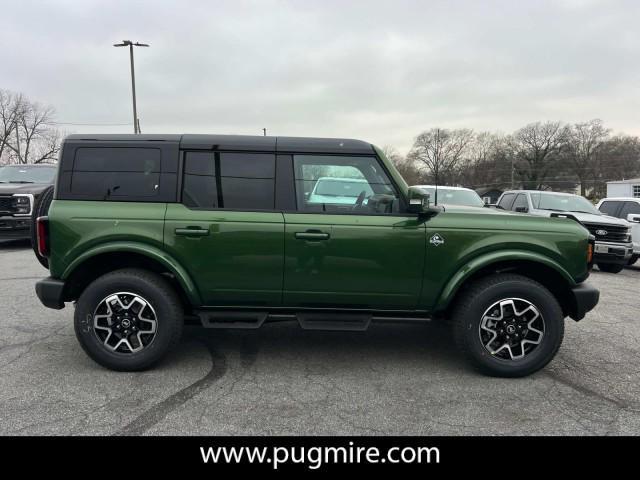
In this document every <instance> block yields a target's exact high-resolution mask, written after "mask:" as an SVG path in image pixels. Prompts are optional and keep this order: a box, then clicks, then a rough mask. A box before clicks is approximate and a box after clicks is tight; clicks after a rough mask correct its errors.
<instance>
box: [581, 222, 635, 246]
mask: <svg viewBox="0 0 640 480" xmlns="http://www.w3.org/2000/svg"><path fill="white" fill-rule="evenodd" d="M584 226H585V227H587V230H589V233H591V235H594V236H595V237H596V241H600V242H615V243H628V242H629V227H625V226H623V225H606V224H601V223H585V224H584Z"/></svg>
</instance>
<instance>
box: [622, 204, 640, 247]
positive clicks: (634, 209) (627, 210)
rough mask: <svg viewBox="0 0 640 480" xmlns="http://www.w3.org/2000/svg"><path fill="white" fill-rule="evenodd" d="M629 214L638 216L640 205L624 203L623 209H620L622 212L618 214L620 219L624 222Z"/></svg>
mask: <svg viewBox="0 0 640 480" xmlns="http://www.w3.org/2000/svg"><path fill="white" fill-rule="evenodd" d="M630 214H633V215H640V203H637V202H624V207H622V211H621V212H620V218H624V219H625V220H626V218H627V215H630ZM634 240H635V238H634Z"/></svg>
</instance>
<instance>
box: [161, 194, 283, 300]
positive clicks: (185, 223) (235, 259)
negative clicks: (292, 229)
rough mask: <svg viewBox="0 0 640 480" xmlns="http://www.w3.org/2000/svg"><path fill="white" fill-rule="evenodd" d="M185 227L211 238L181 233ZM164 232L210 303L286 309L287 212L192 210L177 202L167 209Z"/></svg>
mask: <svg viewBox="0 0 640 480" xmlns="http://www.w3.org/2000/svg"><path fill="white" fill-rule="evenodd" d="M185 228H186V229H188V228H199V229H202V230H208V234H207V235H203V236H184V235H177V234H176V232H175V231H176V229H185ZM164 232H165V249H166V252H167V254H168V255H169V256H171V257H172V258H175V259H176V260H177V261H178V262H179V263H180V264H181V265H183V266H184V268H185V270H187V271H188V272H189V275H190V276H191V278H193V281H194V282H195V283H196V284H197V285H198V287H199V290H200V292H201V295H202V301H203V304H204V305H211V306H214V305H215V306H219V305H246V306H260V305H265V306H279V305H281V302H282V264H283V260H284V220H283V215H282V213H280V212H241V211H228V210H192V209H189V208H187V207H185V206H184V205H182V204H179V203H173V204H168V205H167V215H166V222H165V227H164Z"/></svg>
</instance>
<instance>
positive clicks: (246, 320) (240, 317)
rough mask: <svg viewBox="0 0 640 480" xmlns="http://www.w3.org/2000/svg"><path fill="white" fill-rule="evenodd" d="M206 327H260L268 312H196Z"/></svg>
mask: <svg viewBox="0 0 640 480" xmlns="http://www.w3.org/2000/svg"><path fill="white" fill-rule="evenodd" d="M196 315H198V317H200V322H202V326H203V327H205V328H245V329H247V328H260V327H261V326H262V324H263V323H264V321H265V320H266V319H267V316H268V315H269V313H268V312H252V311H247V312H242V311H235V312H230V311H203V310H200V311H198V312H196Z"/></svg>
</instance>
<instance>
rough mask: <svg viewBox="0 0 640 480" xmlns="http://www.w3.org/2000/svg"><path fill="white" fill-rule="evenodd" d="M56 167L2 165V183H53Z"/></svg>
mask: <svg viewBox="0 0 640 480" xmlns="http://www.w3.org/2000/svg"><path fill="white" fill-rule="evenodd" d="M55 175H56V167H53V166H52V167H33V166H29V165H7V166H5V167H0V183H53V178H54V177H55Z"/></svg>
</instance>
